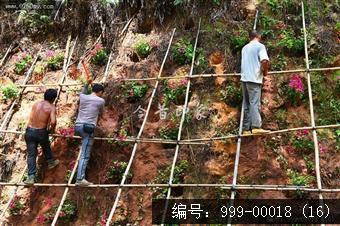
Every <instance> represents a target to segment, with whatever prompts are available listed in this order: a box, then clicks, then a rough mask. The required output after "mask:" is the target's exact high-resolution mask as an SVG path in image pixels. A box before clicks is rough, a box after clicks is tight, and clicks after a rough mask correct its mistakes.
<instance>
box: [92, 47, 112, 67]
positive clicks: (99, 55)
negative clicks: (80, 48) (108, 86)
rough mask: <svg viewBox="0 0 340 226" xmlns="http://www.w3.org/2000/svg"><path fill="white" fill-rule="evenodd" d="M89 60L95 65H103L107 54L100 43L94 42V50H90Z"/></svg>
mask: <svg viewBox="0 0 340 226" xmlns="http://www.w3.org/2000/svg"><path fill="white" fill-rule="evenodd" d="M90 55H91V62H92V63H93V64H95V65H100V66H102V65H105V64H106V61H107V58H108V55H107V53H106V50H105V49H104V48H103V46H102V45H101V44H96V45H95V48H94V50H92V51H91V53H90Z"/></svg>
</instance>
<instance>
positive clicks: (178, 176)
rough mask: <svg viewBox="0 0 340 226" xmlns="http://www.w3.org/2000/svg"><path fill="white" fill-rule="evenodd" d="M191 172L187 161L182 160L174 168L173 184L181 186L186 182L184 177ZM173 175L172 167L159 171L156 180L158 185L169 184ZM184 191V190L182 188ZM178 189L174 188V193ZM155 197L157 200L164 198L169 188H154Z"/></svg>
mask: <svg viewBox="0 0 340 226" xmlns="http://www.w3.org/2000/svg"><path fill="white" fill-rule="evenodd" d="M188 171H189V163H188V161H187V160H181V161H180V162H179V163H178V164H176V165H175V168H174V176H173V180H172V183H173V184H179V183H183V182H184V176H185V174H186V173H188ZM170 173H171V166H168V167H166V168H165V169H163V170H158V174H157V176H156V178H155V179H154V181H153V182H154V183H156V184H167V183H168V182H169V177H170ZM181 189H182V188H181ZM175 190H176V188H173V191H174V193H175V192H176V191H175ZM152 191H153V195H154V197H155V198H157V199H159V198H164V197H166V194H167V192H168V188H152Z"/></svg>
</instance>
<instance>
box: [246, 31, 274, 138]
mask: <svg viewBox="0 0 340 226" xmlns="http://www.w3.org/2000/svg"><path fill="white" fill-rule="evenodd" d="M249 38H250V40H251V41H250V42H249V43H248V44H247V45H245V46H244V47H243V48H242V60H241V82H242V91H243V102H244V121H243V134H250V133H253V134H256V133H266V132H269V131H267V130H263V129H262V128H261V127H262V119H261V114H260V108H261V88H262V82H263V76H267V74H268V69H269V57H268V54H267V50H266V47H265V46H264V45H263V44H262V43H260V40H261V35H260V34H259V33H258V32H257V31H251V32H250V33H249Z"/></svg>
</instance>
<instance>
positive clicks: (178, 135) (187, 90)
mask: <svg viewBox="0 0 340 226" xmlns="http://www.w3.org/2000/svg"><path fill="white" fill-rule="evenodd" d="M200 29H201V19H200V20H199V23H198V28H197V34H196V40H195V45H194V50H193V54H192V59H191V68H190V73H189V76H191V75H192V73H193V71H194V65H195V56H196V49H197V43H198V37H199V33H200ZM190 84H191V81H190V79H189V80H188V83H187V88H186V93H185V101H184V107H183V109H182V116H181V121H180V124H179V129H178V134H177V141H180V140H181V135H182V127H183V123H184V120H185V114H186V112H187V111H186V109H187V107H188V102H189V92H190ZM178 153H179V144H176V149H175V154H174V159H173V162H172V165H171V171H170V177H169V184H172V180H173V177H174V170H175V165H176V161H177V157H178ZM170 195H171V187H170V188H169V190H168V192H167V197H166V198H167V199H169V198H170ZM165 208H167V207H165ZM165 212H166V211H165Z"/></svg>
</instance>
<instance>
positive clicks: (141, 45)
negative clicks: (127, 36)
mask: <svg viewBox="0 0 340 226" xmlns="http://www.w3.org/2000/svg"><path fill="white" fill-rule="evenodd" d="M134 50H135V52H136V53H137V55H138V56H139V57H141V58H146V57H147V56H149V54H150V53H151V46H150V45H149V43H147V42H146V41H145V40H140V41H139V42H137V43H136V45H135V46H134Z"/></svg>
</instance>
